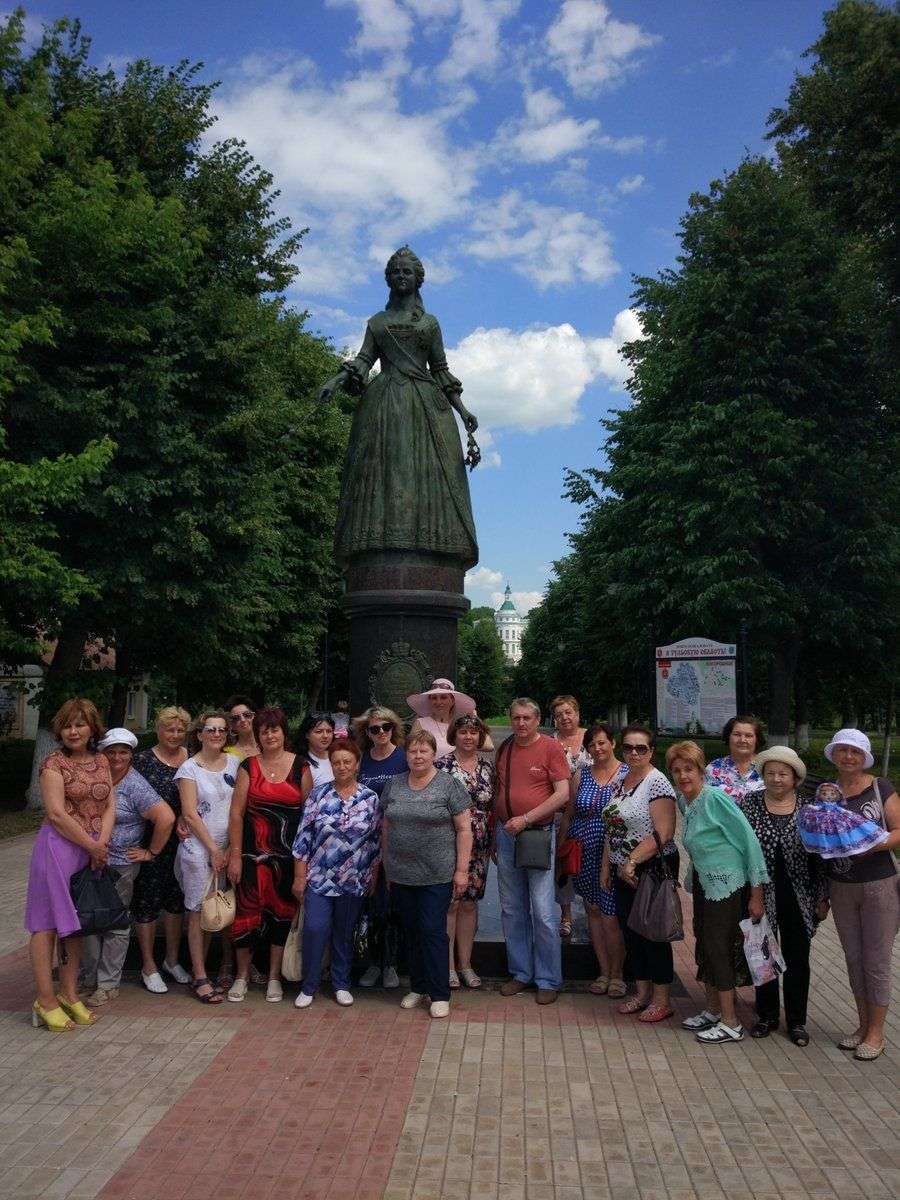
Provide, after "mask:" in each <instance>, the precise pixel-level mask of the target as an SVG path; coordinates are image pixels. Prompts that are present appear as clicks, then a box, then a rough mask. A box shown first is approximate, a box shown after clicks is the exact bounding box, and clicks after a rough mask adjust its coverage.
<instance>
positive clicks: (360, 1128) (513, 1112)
mask: <svg viewBox="0 0 900 1200" xmlns="http://www.w3.org/2000/svg"><path fill="white" fill-rule="evenodd" d="M30 844H31V839H30V838H19V839H16V840H14V841H9V842H2V843H0V1197H2V1198H3V1200H13V1198H15V1200H24V1198H25V1197H38V1196H41V1197H48V1198H49V1197H57V1198H62V1197H70V1198H71V1200H75V1198H82V1200H91V1198H93V1197H96V1196H100V1197H109V1198H110V1200H112V1198H117V1200H125V1198H132V1197H133V1198H144V1200H180V1198H181V1197H187V1198H190V1200H207V1198H209V1200H212V1198H215V1200H243V1198H245V1197H246V1198H248V1200H249V1198H253V1200H256V1198H259V1200H264V1198H265V1197H269V1196H273V1197H275V1196H277V1197H279V1198H280V1200H331V1198H334V1200H349V1198H352V1197H356V1198H358V1200H469V1198H471V1200H476V1198H477V1200H725V1197H728V1198H729V1200H733V1198H741V1200H743V1198H747V1200H749V1198H753V1200H806V1198H808V1197H815V1198H816V1200H838V1198H839V1200H858V1198H859V1200H861V1198H863V1197H866V1198H867V1200H892V1198H893V1197H895V1196H897V1195H900V1139H898V1136H897V1131H898V1129H900V1086H898V1080H900V1071H898V1067H900V1050H898V1047H900V1027H898V1026H900V1022H898V1020H897V1017H896V1015H895V1016H893V1017H892V1019H891V1021H890V1022H889V1036H890V1039H891V1042H892V1048H891V1049H890V1050H889V1051H888V1052H887V1053H885V1054H884V1055H882V1057H881V1058H880V1059H878V1060H877V1061H876V1062H874V1063H869V1064H864V1063H857V1062H855V1061H854V1060H853V1059H852V1057H848V1056H847V1055H844V1054H842V1053H841V1052H840V1051H839V1050H838V1049H837V1048H836V1047H835V1044H834V1043H835V1039H836V1037H837V1036H839V1035H840V1034H841V1033H842V1032H845V1031H847V1030H849V1029H850V1028H852V1026H853V1020H852V1015H851V1007H850V995H849V991H848V988H847V983H846V977H845V974H844V970H843V960H842V957H841V954H840V949H839V947H838V945H837V940H836V938H835V935H834V930H833V928H832V926H831V924H830V923H828V924H826V925H825V926H824V927H823V928H822V930H821V932H820V933H819V935H818V936H817V937H816V940H815V943H814V957H813V995H812V1004H811V1011H810V1021H809V1025H810V1031H811V1034H812V1039H813V1040H812V1043H811V1045H810V1046H809V1047H808V1048H807V1049H806V1050H801V1049H798V1048H797V1047H794V1046H793V1045H791V1043H790V1042H788V1041H787V1039H785V1038H784V1037H781V1036H773V1037H771V1038H769V1039H767V1040H765V1041H762V1042H754V1041H750V1040H749V1039H748V1040H746V1041H744V1042H743V1043H741V1044H740V1045H736V1046H728V1047H711V1048H705V1047H701V1046H700V1045H698V1044H697V1043H696V1042H695V1041H694V1040H693V1038H692V1037H690V1035H688V1034H686V1033H683V1032H682V1031H680V1030H679V1029H678V1027H677V1024H676V1023H675V1022H667V1023H666V1024H665V1025H664V1026H659V1025H656V1026H652V1027H646V1028H645V1027H642V1026H639V1025H638V1024H637V1023H636V1022H635V1021H634V1020H633V1018H627V1017H620V1016H618V1015H617V1014H616V1013H615V1009H614V1005H613V1004H611V1003H610V1002H608V1001H606V1000H604V999H602V998H597V997H593V996H590V995H588V994H587V993H584V992H571V993H566V994H565V995H563V996H562V997H561V998H560V1000H559V1002H558V1003H557V1004H556V1005H554V1006H552V1007H550V1008H538V1007H537V1006H536V1005H535V1003H534V1000H533V997H532V996H530V995H524V996H519V997H514V998H513V999H511V1000H505V999H503V998H502V997H501V996H500V995H499V994H498V993H497V992H496V991H493V990H489V989H485V990H484V991H482V992H465V993H463V994H461V995H459V996H458V997H457V998H454V1002H453V1012H452V1015H451V1018H450V1020H449V1021H441V1022H433V1021H430V1020H429V1018H428V1017H427V1015H426V1013H425V1012H424V1010H419V1011H414V1012H411V1013H407V1012H401V1011H400V1009H399V1008H398V1006H397V999H398V994H397V993H393V994H385V993H376V994H372V995H367V994H362V995H361V996H360V997H359V998H358V1000H357V1003H356V1004H355V1005H354V1006H353V1008H350V1009H339V1008H338V1007H337V1006H336V1005H335V1004H334V1003H333V1002H332V1001H331V1000H330V999H329V998H328V997H324V996H323V997H320V998H319V999H317V1000H316V1003H315V1004H314V1005H313V1007H312V1008H311V1009H309V1010H308V1011H306V1012H304V1013H298V1012H297V1011H296V1010H295V1009H294V1008H293V1006H292V1005H291V1004H290V1002H289V1001H288V1002H285V1003H283V1004H279V1005H273V1004H266V1003H265V1001H264V999H263V997H262V994H261V993H260V992H258V991H254V992H252V993H251V995H250V997H249V998H248V1000H247V1001H246V1002H245V1003H244V1004H242V1005H236V1004H227V1003H226V1004H223V1005H222V1006H220V1007H219V1008H217V1009H209V1008H201V1007H200V1006H199V1005H198V1004H197V1003H196V1001H194V1000H192V999H191V998H190V997H189V996H188V995H187V994H186V993H185V992H184V990H183V989H174V990H173V991H171V992H170V993H169V994H168V995H167V996H163V997H155V996H150V995H149V993H147V992H144V991H143V990H141V989H139V988H138V987H136V986H134V985H133V984H131V983H128V984H126V986H125V988H124V989H123V992H122V995H121V997H120V999H119V1000H118V1001H115V1002H114V1003H112V1004H110V1005H109V1006H108V1008H107V1009H106V1010H105V1011H104V1013H103V1018H102V1020H101V1021H100V1022H98V1024H97V1025H96V1026H94V1027H92V1028H87V1029H77V1030H75V1031H74V1032H73V1033H70V1034H65V1035H50V1034H48V1033H46V1032H44V1031H38V1030H32V1029H31V1027H30V1025H29V1024H28V1008H29V1006H30V1003H31V997H32V991H31V983H30V978H29V973H28V964H27V956H26V954H25V951H24V941H25V939H24V935H23V934H22V932H21V916H22V906H23V899H24V880H25V872H26V868H27V860H28V854H29V850H30ZM691 954H692V949H691V947H690V945H689V943H684V944H683V945H681V946H679V947H678V949H677V960H678V961H677V969H678V972H679V974H680V976H681V979H682V980H683V981H684V983H685V985H686V987H687V989H688V991H689V993H690V995H689V996H688V997H686V998H683V999H677V1000H676V1001H675V1007H676V1009H677V1010H678V1015H679V1016H682V1015H684V1014H685V1013H687V1012H690V1011H693V1010H694V1009H695V1008H696V1001H697V999H699V993H698V990H697V987H696V984H695V983H694V982H693V980H692V975H693V971H692V965H691ZM898 975H900V972H898ZM897 983H898V984H900V978H898V980H897ZM292 990H293V989H292ZM292 990H291V992H290V993H289V994H292ZM898 995H900V993H898ZM745 1015H749V1014H745Z"/></svg>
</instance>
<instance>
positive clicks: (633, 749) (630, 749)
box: [622, 742, 650, 754]
mask: <svg viewBox="0 0 900 1200" xmlns="http://www.w3.org/2000/svg"><path fill="white" fill-rule="evenodd" d="M622 749H623V750H624V752H625V753H626V754H649V753H650V747H649V746H645V745H643V744H642V745H638V746H636V745H635V744H634V742H623V743H622Z"/></svg>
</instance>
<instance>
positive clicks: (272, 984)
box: [266, 979, 284, 1004]
mask: <svg viewBox="0 0 900 1200" xmlns="http://www.w3.org/2000/svg"><path fill="white" fill-rule="evenodd" d="M266 999H267V1000H268V1001H269V1003H270V1004H277V1003H278V1001H279V1000H283V999H284V992H283V990H282V987H281V982H280V981H279V980H278V979H270V980H269V982H268V983H267V984H266Z"/></svg>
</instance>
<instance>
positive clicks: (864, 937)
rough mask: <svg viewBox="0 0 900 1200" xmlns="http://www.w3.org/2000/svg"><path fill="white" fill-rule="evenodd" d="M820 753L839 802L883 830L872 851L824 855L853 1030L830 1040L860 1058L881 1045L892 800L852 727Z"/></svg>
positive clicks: (897, 888)
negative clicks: (852, 1004) (833, 773)
mask: <svg viewBox="0 0 900 1200" xmlns="http://www.w3.org/2000/svg"><path fill="white" fill-rule="evenodd" d="M825 757H826V758H827V759H828V761H829V762H831V763H834V765H835V767H836V768H837V776H838V778H837V781H838V786H839V787H840V789H841V792H842V793H843V796H844V805H845V806H846V807H847V808H848V809H850V810H851V811H852V812H856V813H861V814H862V816H864V817H867V818H868V819H869V820H870V821H875V822H877V823H878V824H880V825H883V826H884V828H885V829H886V830H887V832H888V839H887V841H886V842H883V843H882V845H881V846H880V847H879V848H878V849H877V850H870V851H869V852H868V853H866V854H859V855H857V856H856V857H854V858H830V859H828V861H827V864H826V875H827V878H828V893H829V898H830V900H831V911H832V914H833V915H834V923H835V926H836V927H837V931H838V937H840V939H841V945H842V946H843V948H844V957H845V958H846V960H847V974H848V975H849V977H850V987H851V989H852V991H853V998H854V1000H855V1001H856V1008H857V1012H858V1013H859V1024H858V1025H857V1028H856V1031H855V1032H854V1033H851V1034H849V1035H848V1036H847V1037H845V1038H842V1039H841V1040H840V1041H839V1042H838V1045H839V1046H840V1048H841V1049H842V1050H852V1051H854V1057H855V1058H858V1059H860V1060H862V1061H863V1062H868V1061H870V1060H871V1059H873V1058H877V1057H878V1056H879V1054H881V1052H882V1051H883V1050H884V1022H885V1018H886V1017H887V1010H888V1004H889V1002H890V996H891V956H892V954H893V947H894V939H895V937H896V936H897V930H898V928H900V876H898V874H897V863H896V860H895V858H894V851H895V850H896V849H897V847H898V846H900V797H898V796H897V789H896V788H895V787H894V785H893V783H891V781H890V780H889V779H884V778H881V777H876V776H875V775H872V774H870V768H871V767H872V766H874V763H875V760H874V758H873V757H872V746H871V744H870V742H869V739H868V738H867V737H866V735H865V734H864V733H862V732H861V731H860V730H859V729H839V730H838V731H837V733H836V734H835V735H834V737H833V738H832V739H831V741H830V742H829V743H828V745H827V746H826V747H825Z"/></svg>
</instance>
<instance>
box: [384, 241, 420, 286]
mask: <svg viewBox="0 0 900 1200" xmlns="http://www.w3.org/2000/svg"><path fill="white" fill-rule="evenodd" d="M399 263H403V264H404V266H407V267H411V268H412V270H413V272H414V273H415V279H416V291H418V290H419V288H420V287H421V286H422V284H423V283H424V282H425V268H424V267H423V266H422V260H421V259H420V258H419V256H418V255H417V254H414V253H413V252H412V250H410V248H409V246H401V247H400V249H399V250H395V251H394V253H393V254H392V255H391V257H390V258H389V259H388V261H387V266H386V267H385V268H384V278H385V279H386V281H387V285H388V287H389V288H393V286H394V285H393V283H392V281H391V275H392V273H393V271H394V268H395V267H396V266H397V265H398V264H399Z"/></svg>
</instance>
